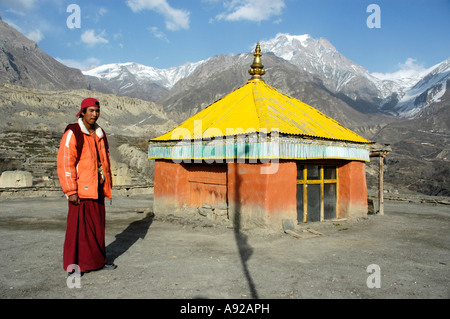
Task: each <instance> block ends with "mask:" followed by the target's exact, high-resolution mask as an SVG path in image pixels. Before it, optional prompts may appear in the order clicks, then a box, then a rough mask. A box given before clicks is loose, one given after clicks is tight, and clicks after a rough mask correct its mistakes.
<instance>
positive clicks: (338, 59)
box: [261, 34, 389, 104]
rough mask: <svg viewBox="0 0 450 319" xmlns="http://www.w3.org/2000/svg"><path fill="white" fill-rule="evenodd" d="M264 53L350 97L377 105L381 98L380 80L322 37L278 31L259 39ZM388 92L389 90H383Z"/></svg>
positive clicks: (333, 90)
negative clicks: (262, 40) (272, 54)
mask: <svg viewBox="0 0 450 319" xmlns="http://www.w3.org/2000/svg"><path fill="white" fill-rule="evenodd" d="M261 49H262V51H263V52H273V53H274V54H275V55H277V56H279V57H281V58H283V59H285V60H287V61H289V62H290V63H292V64H294V65H297V66H298V67H300V68H302V69H303V70H305V71H307V72H309V73H311V74H314V75H316V76H318V77H319V78H320V79H322V81H323V84H324V85H325V87H327V88H328V89H329V90H331V91H332V92H338V93H343V94H345V95H347V96H348V97H350V98H351V99H353V100H360V99H363V100H366V101H370V102H372V103H374V104H377V103H378V101H377V98H383V97H384V96H383V92H380V87H382V85H380V83H379V82H378V80H377V79H375V78H374V77H373V76H371V75H370V74H369V72H368V71H367V70H366V69H364V68H363V67H361V66H359V65H357V64H356V63H354V62H353V61H351V60H349V59H347V58H346V57H345V56H344V55H342V54H341V53H340V52H338V51H337V50H336V48H335V47H334V46H333V45H332V44H331V43H330V42H329V41H328V40H327V39H325V38H320V39H314V38H312V37H311V36H310V35H308V34H304V35H289V34H278V35H277V36H276V37H275V38H273V39H271V40H268V41H264V42H261ZM384 94H386V95H388V94H389V93H388V92H386V93H384Z"/></svg>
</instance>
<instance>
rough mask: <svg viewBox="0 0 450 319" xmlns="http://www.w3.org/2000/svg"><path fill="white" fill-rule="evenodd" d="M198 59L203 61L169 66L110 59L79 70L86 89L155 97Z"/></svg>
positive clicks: (193, 68)
mask: <svg viewBox="0 0 450 319" xmlns="http://www.w3.org/2000/svg"><path fill="white" fill-rule="evenodd" d="M202 63H204V61H199V62H196V63H186V64H184V65H182V66H179V67H172V68H169V69H157V68H154V67H151V66H146V65H143V64H139V63H133V62H129V63H113V64H105V65H102V66H99V67H96V68H93V69H90V70H88V71H83V74H84V75H85V76H86V78H87V79H88V82H89V88H90V89H93V90H96V91H99V92H103V93H113V94H116V95H120V96H130V97H136V98H141V99H144V100H149V101H157V100H158V99H159V98H160V97H161V96H163V95H164V94H165V93H167V92H168V91H169V90H170V89H171V88H172V87H173V86H174V85H175V83H177V82H178V81H179V80H180V79H183V78H185V77H187V76H189V75H190V74H191V73H192V72H194V71H195V69H196V68H197V67H198V66H199V65H201V64H202Z"/></svg>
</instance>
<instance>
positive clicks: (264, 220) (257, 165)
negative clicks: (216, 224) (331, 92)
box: [148, 43, 371, 228]
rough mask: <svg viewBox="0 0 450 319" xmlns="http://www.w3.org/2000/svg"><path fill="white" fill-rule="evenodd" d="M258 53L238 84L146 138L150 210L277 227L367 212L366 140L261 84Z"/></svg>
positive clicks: (257, 51) (365, 213) (361, 215)
mask: <svg viewBox="0 0 450 319" xmlns="http://www.w3.org/2000/svg"><path fill="white" fill-rule="evenodd" d="M261 56H262V54H261V49H260V46H259V43H258V45H257V46H256V50H255V53H254V61H253V64H252V65H251V69H250V70H249V73H250V75H251V78H250V80H249V81H248V82H247V83H246V84H245V85H243V86H242V87H240V88H238V89H236V90H235V91H233V92H231V93H230V94H228V95H227V96H225V97H224V98H222V99H220V100H218V101H216V102H215V103H213V104H211V105H210V106H208V107H206V108H205V109H203V110H202V111H200V112H198V113H197V114H196V115H194V116H192V117H191V118H189V119H187V120H186V121H184V122H183V123H182V124H181V125H179V126H178V127H176V128H174V129H173V130H171V131H170V132H168V133H166V134H164V135H162V136H159V137H157V138H154V139H151V140H150V141H149V150H148V157H149V158H150V159H155V177H154V207H153V209H154V212H155V213H159V212H165V213H171V212H177V211H178V212H179V211H180V210H181V209H182V208H183V207H193V208H196V207H198V208H202V207H207V208H209V209H211V210H212V211H213V212H214V213H215V214H218V215H222V216H225V217H226V218H228V219H229V220H230V221H236V220H239V223H240V224H241V225H254V226H262V227H266V226H270V227H275V228H280V227H282V221H283V220H286V219H288V220H293V221H297V222H299V223H304V222H314V221H324V220H328V219H336V218H358V217H364V216H366V215H367V211H368V203H367V185H366V171H365V163H366V162H368V161H369V153H370V152H369V145H370V144H371V142H370V141H368V140H366V139H365V138H363V137H361V136H359V135H358V134H356V133H355V132H353V131H351V130H349V129H348V128H345V127H344V126H342V125H341V124H339V123H338V122H337V121H335V120H333V119H331V118H330V117H328V116H326V115H324V114H323V113H321V112H319V111H318V110H316V109H315V108H313V107H311V106H309V105H307V104H305V103H303V102H301V101H299V100H297V99H294V98H292V97H289V96H287V95H284V94H282V93H280V92H278V91H277V90H276V89H275V88H273V87H271V86H269V85H267V84H266V83H265V82H264V80H263V78H262V77H263V75H264V74H265V70H264V66H263V65H262V63H261Z"/></svg>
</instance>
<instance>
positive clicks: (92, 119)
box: [84, 106, 100, 125]
mask: <svg viewBox="0 0 450 319" xmlns="http://www.w3.org/2000/svg"><path fill="white" fill-rule="evenodd" d="M99 117H100V108H99V107H98V106H90V107H88V108H86V113H85V114H84V121H86V123H88V124H89V125H94V124H95V123H96V122H97V120H98V118H99Z"/></svg>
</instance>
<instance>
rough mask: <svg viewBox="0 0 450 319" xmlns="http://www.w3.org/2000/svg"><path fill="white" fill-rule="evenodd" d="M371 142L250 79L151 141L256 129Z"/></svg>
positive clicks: (222, 134)
mask: <svg viewBox="0 0 450 319" xmlns="http://www.w3.org/2000/svg"><path fill="white" fill-rule="evenodd" d="M272 131H278V132H280V133H282V134H288V135H298V136H309V137H315V138H323V139H329V140H340V141H349V142H356V143H370V141H368V140H366V139H365V138H363V137H361V136H359V135H358V134H356V133H355V132H353V131H351V130H350V129H348V128H345V127H344V126H342V125H341V124H339V123H338V122H337V121H335V120H333V119H332V118H330V117H328V116H326V115H325V114H323V113H321V112H319V111H318V110H316V109H315V108H313V107H311V106H309V105H307V104H305V103H303V102H301V101H299V100H297V99H294V98H292V97H289V96H287V95H284V94H282V93H279V92H278V91H277V90H276V89H275V88H273V87H271V86H269V85H267V84H265V83H264V82H263V81H253V80H250V81H248V83H247V84H246V85H244V86H242V87H241V88H239V89H237V90H235V91H233V92H232V93H230V94H228V95H227V96H225V97H224V98H223V99H221V100H219V101H217V102H215V103H213V104H211V105H210V106H208V107H207V108H205V109H203V110H202V111H200V112H198V113H197V114H196V115H194V116H192V117H191V118H189V119H187V120H186V121H185V122H183V123H182V124H181V125H179V126H178V127H176V128H175V129H173V130H171V131H170V132H168V133H166V134H164V135H161V136H159V137H157V138H154V139H152V141H155V142H156V141H180V140H197V139H206V138H213V137H224V136H230V135H239V134H243V133H245V134H249V133H254V132H264V133H270V132H272Z"/></svg>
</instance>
